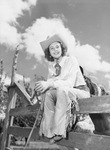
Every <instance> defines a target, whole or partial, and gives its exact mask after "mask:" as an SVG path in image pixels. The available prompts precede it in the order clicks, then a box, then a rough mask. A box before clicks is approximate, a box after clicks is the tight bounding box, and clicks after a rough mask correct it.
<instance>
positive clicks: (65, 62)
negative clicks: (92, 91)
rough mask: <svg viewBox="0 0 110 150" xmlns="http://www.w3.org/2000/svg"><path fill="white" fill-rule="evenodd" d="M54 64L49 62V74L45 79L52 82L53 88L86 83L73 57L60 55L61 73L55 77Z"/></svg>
mask: <svg viewBox="0 0 110 150" xmlns="http://www.w3.org/2000/svg"><path fill="white" fill-rule="evenodd" d="M55 64H56V63H55V62H50V63H49V68H48V69H49V74H48V79H47V81H50V82H53V85H54V87H55V88H58V87H64V86H66V87H70V88H73V87H77V86H79V85H86V83H85V81H84V78H83V75H82V73H81V71H80V68H79V64H78V61H77V59H76V58H75V57H73V56H72V57H70V56H64V57H62V60H61V61H60V62H59V65H60V66H61V74H60V75H59V76H57V77H55Z"/></svg>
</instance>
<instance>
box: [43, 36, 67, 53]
mask: <svg viewBox="0 0 110 150" xmlns="http://www.w3.org/2000/svg"><path fill="white" fill-rule="evenodd" d="M54 42H61V43H62V44H63V45H64V46H65V47H66V44H65V42H64V40H63V39H62V38H61V36H60V35H58V34H55V35H53V36H51V37H49V38H47V39H46V40H45V41H42V42H40V45H41V47H42V49H43V50H44V51H45V50H46V49H47V48H48V47H49V45H50V44H52V43H54Z"/></svg>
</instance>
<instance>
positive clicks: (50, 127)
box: [35, 34, 90, 144]
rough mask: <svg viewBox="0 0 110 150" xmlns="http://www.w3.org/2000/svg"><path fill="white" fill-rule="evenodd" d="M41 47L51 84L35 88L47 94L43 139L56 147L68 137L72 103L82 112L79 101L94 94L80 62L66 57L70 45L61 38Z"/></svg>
mask: <svg viewBox="0 0 110 150" xmlns="http://www.w3.org/2000/svg"><path fill="white" fill-rule="evenodd" d="M40 44H41V47H42V49H43V50H44V53H45V58H46V59H47V60H48V62H49V66H48V78H47V81H38V82H36V87H35V90H36V91H39V92H41V93H43V92H45V102H44V116H43V119H42V122H41V126H40V135H42V134H43V135H44V136H46V137H48V138H50V143H51V144H52V143H54V142H56V141H58V140H60V139H62V138H64V137H66V129H67V126H68V124H69V119H70V116H71V103H72V101H73V102H74V104H75V107H76V109H77V110H78V105H77V104H78V103H77V99H78V98H87V97H90V94H89V90H88V88H87V86H86V83H85V81H84V78H83V76H82V73H81V71H80V68H79V64H78V62H77V60H76V58H75V57H73V56H72V57H70V56H67V55H66V52H67V48H66V44H65V42H64V41H63V39H62V38H61V37H60V35H58V34H55V35H53V36H52V37H50V38H48V39H47V40H45V41H43V42H41V43H40Z"/></svg>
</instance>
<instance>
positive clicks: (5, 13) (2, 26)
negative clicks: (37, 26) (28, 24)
mask: <svg viewBox="0 0 110 150" xmlns="http://www.w3.org/2000/svg"><path fill="white" fill-rule="evenodd" d="M36 1H37V0H26V1H24V0H17V1H15V0H0V44H6V45H9V46H15V45H16V44H17V43H18V42H19V41H20V40H21V36H22V35H21V33H18V30H17V28H16V25H18V24H19V23H18V22H17V18H19V17H21V16H23V11H24V10H28V11H29V10H30V7H31V6H33V5H35V4H36Z"/></svg>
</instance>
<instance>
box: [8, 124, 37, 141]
mask: <svg viewBox="0 0 110 150" xmlns="http://www.w3.org/2000/svg"><path fill="white" fill-rule="evenodd" d="M31 129H32V128H31V127H17V126H10V127H9V128H8V131H7V132H8V134H12V135H14V136H21V137H28V136H29V133H30V131H31ZM38 133H39V128H35V129H34V131H33V134H32V139H38V138H39V135H38Z"/></svg>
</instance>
